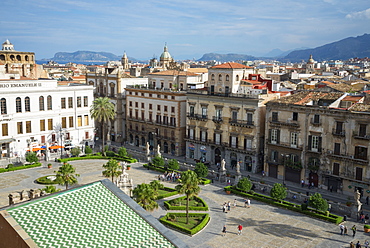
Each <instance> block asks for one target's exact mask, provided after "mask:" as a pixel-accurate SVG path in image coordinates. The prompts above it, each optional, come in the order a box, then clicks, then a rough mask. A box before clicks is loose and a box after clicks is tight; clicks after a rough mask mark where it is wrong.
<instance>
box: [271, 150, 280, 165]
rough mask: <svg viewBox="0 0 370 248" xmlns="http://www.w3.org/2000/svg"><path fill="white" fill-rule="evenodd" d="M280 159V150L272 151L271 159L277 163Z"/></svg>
mask: <svg viewBox="0 0 370 248" xmlns="http://www.w3.org/2000/svg"><path fill="white" fill-rule="evenodd" d="M278 160H279V152H278V151H271V161H272V162H275V163H277V162H278Z"/></svg>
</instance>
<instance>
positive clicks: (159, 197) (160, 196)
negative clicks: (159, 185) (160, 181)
mask: <svg viewBox="0 0 370 248" xmlns="http://www.w3.org/2000/svg"><path fill="white" fill-rule="evenodd" d="M163 189H164V190H166V191H171V192H168V193H167V194H163V195H159V196H158V197H157V200H160V199H163V198H167V197H170V196H173V195H177V194H178V193H179V192H177V191H176V190H175V189H173V188H169V187H164V188H163Z"/></svg>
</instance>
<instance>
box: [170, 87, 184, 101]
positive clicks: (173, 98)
mask: <svg viewBox="0 0 370 248" xmlns="http://www.w3.org/2000/svg"><path fill="white" fill-rule="evenodd" d="M181 85H182V84H181ZM171 99H172V100H175V96H171Z"/></svg>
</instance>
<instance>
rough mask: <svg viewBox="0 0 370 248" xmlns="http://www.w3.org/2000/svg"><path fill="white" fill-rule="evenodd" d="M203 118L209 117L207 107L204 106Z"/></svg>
mask: <svg viewBox="0 0 370 248" xmlns="http://www.w3.org/2000/svg"><path fill="white" fill-rule="evenodd" d="M202 118H207V107H202Z"/></svg>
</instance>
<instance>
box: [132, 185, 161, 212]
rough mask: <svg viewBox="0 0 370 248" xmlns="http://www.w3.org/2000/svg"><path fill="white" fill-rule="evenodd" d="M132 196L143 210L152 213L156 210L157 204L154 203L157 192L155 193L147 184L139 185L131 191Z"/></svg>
mask: <svg viewBox="0 0 370 248" xmlns="http://www.w3.org/2000/svg"><path fill="white" fill-rule="evenodd" d="M133 195H134V199H135V201H136V202H137V203H138V204H139V205H140V206H142V207H143V208H144V209H145V210H147V211H153V210H154V209H157V208H158V203H157V202H156V201H155V200H156V199H157V197H158V192H156V191H155V190H154V189H153V187H152V186H150V185H149V184H146V183H142V184H139V185H138V186H137V187H136V188H135V189H134V190H133Z"/></svg>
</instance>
